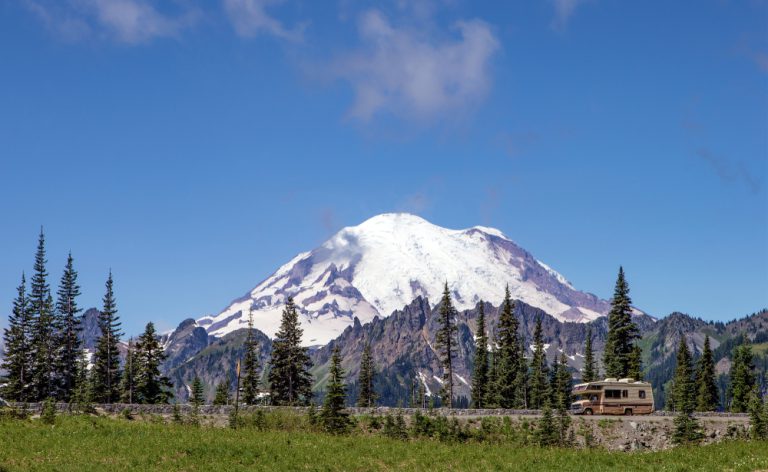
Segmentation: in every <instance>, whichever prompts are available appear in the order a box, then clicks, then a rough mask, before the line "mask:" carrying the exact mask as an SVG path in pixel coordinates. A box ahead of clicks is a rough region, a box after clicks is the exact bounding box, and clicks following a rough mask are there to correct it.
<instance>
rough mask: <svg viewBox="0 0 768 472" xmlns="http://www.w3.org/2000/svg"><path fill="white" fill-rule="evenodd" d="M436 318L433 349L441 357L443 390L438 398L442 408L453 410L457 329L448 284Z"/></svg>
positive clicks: (444, 289)
mask: <svg viewBox="0 0 768 472" xmlns="http://www.w3.org/2000/svg"><path fill="white" fill-rule="evenodd" d="M438 316H439V318H438V319H439V321H438V323H439V326H440V328H439V329H438V330H437V334H436V336H435V347H436V348H437V350H438V352H439V353H440V356H441V357H442V359H441V362H442V364H443V388H442V391H441V392H440V398H441V400H442V402H443V406H444V407H447V408H453V358H454V357H455V356H456V348H457V346H456V344H457V343H458V341H457V339H456V335H457V333H458V328H457V327H456V310H455V309H454V308H453V303H452V302H451V293H450V292H449V291H448V282H446V283H445V287H444V288H443V298H442V300H440V310H439V311H438Z"/></svg>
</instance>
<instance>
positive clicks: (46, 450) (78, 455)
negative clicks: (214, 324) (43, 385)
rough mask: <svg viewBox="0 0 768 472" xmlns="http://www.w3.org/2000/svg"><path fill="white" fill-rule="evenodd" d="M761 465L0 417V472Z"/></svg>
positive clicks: (755, 455) (704, 454)
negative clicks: (51, 424) (50, 421)
mask: <svg viewBox="0 0 768 472" xmlns="http://www.w3.org/2000/svg"><path fill="white" fill-rule="evenodd" d="M129 469H130V470H140V471H150V470H162V471H169V470H185V471H196V470H270V471H282V470H327V471H334V470H339V471H341V470H344V471H346V470H351V471H369V470H420V471H421V470H530V471H538V470H541V471H544V470H589V471H591V472H594V471H598V470H637V471H641V470H648V471H658V470H674V471H682V470H718V471H722V470H734V471H742V470H743V471H754V470H760V469H768V442H746V441H729V442H723V443H720V444H716V445H711V446H706V447H691V448H676V449H673V450H667V451H663V452H654V453H620V452H607V451H604V450H598V449H593V450H565V449H540V448H537V447H510V446H504V445H492V444H478V443H464V444H448V443H441V442H438V441H433V440H410V441H399V440H395V439H387V438H383V437H380V436H369V437H365V436H359V435H356V436H342V437H335V436H330V435H326V434H321V433H308V432H297V431H294V432H273V431H258V430H255V429H250V428H243V429H239V430H230V429H226V428H206V427H203V428H200V427H193V426H179V425H171V424H153V423H150V422H143V421H128V420H123V419H108V418H97V417H67V416H60V417H58V418H57V419H56V425H55V426H47V425H44V424H42V423H41V422H40V421H38V420H33V421H4V422H0V471H3V472H6V471H27V470H57V471H58V470H63V471H68V470H72V471H89V470H109V471H114V470H129Z"/></svg>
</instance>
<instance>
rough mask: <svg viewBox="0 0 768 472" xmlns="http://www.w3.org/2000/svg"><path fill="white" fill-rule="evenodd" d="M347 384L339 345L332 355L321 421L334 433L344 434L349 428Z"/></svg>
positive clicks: (324, 426)
mask: <svg viewBox="0 0 768 472" xmlns="http://www.w3.org/2000/svg"><path fill="white" fill-rule="evenodd" d="M346 391H347V389H346V386H345V385H344V370H343V369H342V368H341V353H340V351H339V346H338V345H337V346H336V347H334V349H333V355H332V356H331V368H330V370H329V372H328V387H327V392H326V395H325V401H324V402H323V409H322V410H321V411H320V421H321V422H322V424H323V428H324V429H325V430H326V431H327V432H329V433H334V434H342V433H345V432H347V431H348V430H349V426H350V422H349V415H348V414H347V413H345V412H344V404H345V402H346Z"/></svg>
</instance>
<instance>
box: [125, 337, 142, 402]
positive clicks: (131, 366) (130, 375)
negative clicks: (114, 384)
mask: <svg viewBox="0 0 768 472" xmlns="http://www.w3.org/2000/svg"><path fill="white" fill-rule="evenodd" d="M137 370H138V365H137V363H136V347H135V346H134V345H133V338H131V339H129V340H128V351H127V352H126V353H125V363H124V365H123V372H122V374H121V377H120V401H121V402H122V403H139V401H138V398H137V397H136V372H137Z"/></svg>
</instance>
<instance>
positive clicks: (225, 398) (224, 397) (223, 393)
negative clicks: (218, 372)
mask: <svg viewBox="0 0 768 472" xmlns="http://www.w3.org/2000/svg"><path fill="white" fill-rule="evenodd" d="M231 402H232V397H231V396H230V394H229V381H228V380H226V379H225V380H222V381H221V382H219V384H218V385H217V386H216V396H215V397H214V398H213V404H214V405H229V404H230V403H231Z"/></svg>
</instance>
